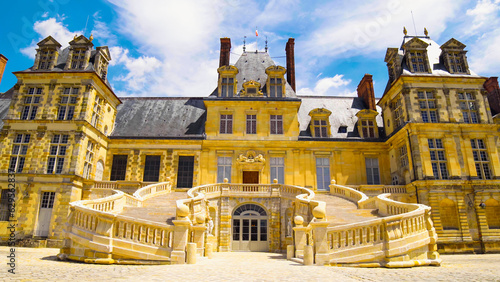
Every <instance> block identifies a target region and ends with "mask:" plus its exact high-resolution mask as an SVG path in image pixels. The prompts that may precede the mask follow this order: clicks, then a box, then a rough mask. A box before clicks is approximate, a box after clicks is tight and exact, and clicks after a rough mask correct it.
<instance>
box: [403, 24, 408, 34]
mask: <svg viewBox="0 0 500 282" xmlns="http://www.w3.org/2000/svg"><path fill="white" fill-rule="evenodd" d="M403 33H404V34H405V36H406V35H407V34H408V31H407V30H406V27H405V26H403Z"/></svg>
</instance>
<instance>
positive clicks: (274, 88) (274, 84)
mask: <svg viewBox="0 0 500 282" xmlns="http://www.w3.org/2000/svg"><path fill="white" fill-rule="evenodd" d="M270 81H271V85H270V87H269V91H270V93H269V94H270V95H269V96H270V97H283V83H282V79H281V78H271V79H270Z"/></svg>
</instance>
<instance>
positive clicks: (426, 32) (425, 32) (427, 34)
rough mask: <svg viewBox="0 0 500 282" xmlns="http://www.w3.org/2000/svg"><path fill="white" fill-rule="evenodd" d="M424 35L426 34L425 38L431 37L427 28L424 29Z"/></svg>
mask: <svg viewBox="0 0 500 282" xmlns="http://www.w3.org/2000/svg"><path fill="white" fill-rule="evenodd" d="M424 34H425V36H427V37H428V36H429V32H428V31H427V28H425V27H424Z"/></svg>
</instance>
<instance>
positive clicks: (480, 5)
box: [465, 0, 500, 34]
mask: <svg viewBox="0 0 500 282" xmlns="http://www.w3.org/2000/svg"><path fill="white" fill-rule="evenodd" d="M499 10H500V0H495V1H491V0H480V1H479V2H477V4H476V6H475V7H474V8H473V9H468V10H467V11H466V13H465V14H466V15H467V16H470V17H472V18H473V19H472V26H470V25H468V28H467V29H466V31H467V33H469V34H470V33H475V32H477V31H478V30H479V29H481V28H483V27H486V26H485V25H486V24H487V25H488V26H487V27H486V28H491V27H492V26H496V23H498V19H497V18H496V14H497V12H498V11H499Z"/></svg>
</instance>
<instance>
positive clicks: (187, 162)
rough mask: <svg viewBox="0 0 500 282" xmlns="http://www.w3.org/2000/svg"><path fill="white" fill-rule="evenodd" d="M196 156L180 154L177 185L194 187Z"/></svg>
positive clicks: (179, 186)
mask: <svg viewBox="0 0 500 282" xmlns="http://www.w3.org/2000/svg"><path fill="white" fill-rule="evenodd" d="M193 171H194V156H179V165H178V170H177V187H178V188H191V187H193Z"/></svg>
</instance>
